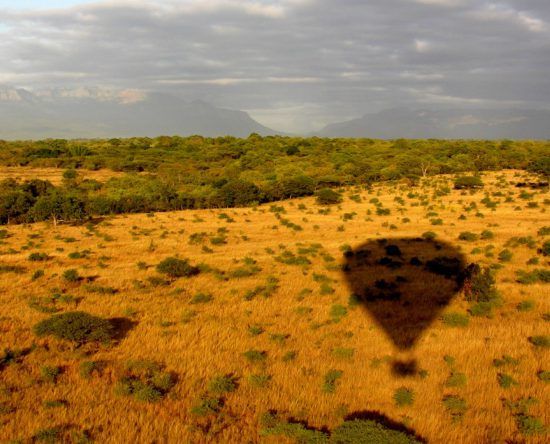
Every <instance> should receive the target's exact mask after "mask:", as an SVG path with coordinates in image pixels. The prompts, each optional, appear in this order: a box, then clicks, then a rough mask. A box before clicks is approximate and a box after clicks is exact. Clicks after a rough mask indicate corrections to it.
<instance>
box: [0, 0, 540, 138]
mask: <svg viewBox="0 0 550 444" xmlns="http://www.w3.org/2000/svg"><path fill="white" fill-rule="evenodd" d="M2 23H3V25H4V26H0V56H1V57H2V60H3V62H2V65H1V67H0V82H6V83H10V84H13V85H17V86H24V87H31V88H33V89H40V88H44V87H49V86H63V87H65V86H80V85H106V86H111V87H119V88H141V89H145V90H159V91H169V92H172V93H176V94H178V95H180V96H181V97H184V98H187V99H191V100H193V99H203V100H206V101H209V102H211V103H213V104H216V105H220V106H225V107H230V108H236V109H244V110H250V111H251V115H252V116H253V117H258V119H259V120H260V121H261V122H262V123H264V124H266V125H268V126H273V127H276V128H278V129H281V130H287V131H310V130H313V129H317V128H318V127H319V126H321V125H323V124H325V123H328V122H332V121H338V120H344V119H346V118H350V117H354V116H359V115H363V114H365V113H367V112H374V111H378V110H381V109H385V108H390V107H395V106H413V107H414V106H433V107H438V106H447V105H452V106H457V107H469V106H472V107H473V106H475V107H492V108H495V107H497V108H498V107H501V108H506V107H510V106H516V105H517V106H521V107H523V108H526V107H533V108H548V107H549V105H550V80H549V79H548V77H549V76H548V72H549V68H550V66H549V65H550V3H548V2H547V1H546V0H508V1H498V0H497V1H488V0H369V1H368V2H366V1H364V0H316V1H315V0H309V1H306V0H301V1H300V0H286V1H284V0H280V1H276V0H272V1H266V0H264V1H259V0H258V1H253V0H243V1H237V0H225V1H224V0H191V1H189V0H188V1H186V2H181V1H180V2H175V1H174V2H152V1H126V2H119V1H117V2H115V1H111V2H103V3H94V4H90V5H83V6H78V7H72V8H66V9H57V10H42V11H25V12H17V11H16V12H14V11H1V10H0V24H2ZM308 115H310V116H311V118H310V119H307V118H306V117H307V116H308ZM285 122H286V124H285ZM308 122H309V123H308Z"/></svg>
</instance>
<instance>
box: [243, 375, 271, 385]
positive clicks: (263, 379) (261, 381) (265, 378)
mask: <svg viewBox="0 0 550 444" xmlns="http://www.w3.org/2000/svg"><path fill="white" fill-rule="evenodd" d="M270 380H271V376H269V375H264V374H261V375H250V376H249V377H248V382H249V383H250V385H251V386H253V387H257V388H264V387H267V385H268V384H269V381H270Z"/></svg>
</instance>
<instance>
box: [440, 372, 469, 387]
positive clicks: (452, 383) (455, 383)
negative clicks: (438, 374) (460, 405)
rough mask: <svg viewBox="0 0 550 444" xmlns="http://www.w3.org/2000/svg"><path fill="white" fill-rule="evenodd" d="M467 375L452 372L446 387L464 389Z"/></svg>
mask: <svg viewBox="0 0 550 444" xmlns="http://www.w3.org/2000/svg"><path fill="white" fill-rule="evenodd" d="M467 380H468V378H466V375H465V374H464V373H460V372H454V371H453V372H451V375H450V376H449V377H448V378H447V380H446V381H445V386H446V387H463V386H465V385H466V381H467Z"/></svg>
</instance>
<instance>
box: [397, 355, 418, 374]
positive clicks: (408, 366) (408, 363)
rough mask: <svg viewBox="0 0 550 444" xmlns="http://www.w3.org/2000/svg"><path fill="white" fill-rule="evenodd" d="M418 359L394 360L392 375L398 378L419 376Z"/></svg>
mask: <svg viewBox="0 0 550 444" xmlns="http://www.w3.org/2000/svg"><path fill="white" fill-rule="evenodd" d="M418 371H419V368H418V362H417V360H416V359H394V360H393V361H392V363H391V373H392V375H393V376H395V377H397V378H410V377H413V376H416V375H418Z"/></svg>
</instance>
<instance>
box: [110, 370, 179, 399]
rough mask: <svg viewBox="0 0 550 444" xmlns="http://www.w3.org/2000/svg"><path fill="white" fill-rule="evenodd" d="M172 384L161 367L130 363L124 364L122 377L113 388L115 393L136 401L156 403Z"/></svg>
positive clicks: (168, 374)
mask: <svg viewBox="0 0 550 444" xmlns="http://www.w3.org/2000/svg"><path fill="white" fill-rule="evenodd" d="M174 384H175V381H174V379H173V377H172V375H171V374H170V373H166V372H164V371H163V368H162V366H161V365H159V364H157V363H155V362H151V361H130V362H128V363H127V364H126V369H125V374H124V376H123V377H122V378H120V379H119V380H118V382H117V385H116V386H115V393H116V394H118V395H121V396H133V397H134V398H135V399H137V400H138V401H143V402H156V401H159V400H160V399H162V398H163V397H164V396H165V395H166V394H167V393H168V392H169V391H170V389H171V388H172V387H173V386H174Z"/></svg>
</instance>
